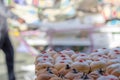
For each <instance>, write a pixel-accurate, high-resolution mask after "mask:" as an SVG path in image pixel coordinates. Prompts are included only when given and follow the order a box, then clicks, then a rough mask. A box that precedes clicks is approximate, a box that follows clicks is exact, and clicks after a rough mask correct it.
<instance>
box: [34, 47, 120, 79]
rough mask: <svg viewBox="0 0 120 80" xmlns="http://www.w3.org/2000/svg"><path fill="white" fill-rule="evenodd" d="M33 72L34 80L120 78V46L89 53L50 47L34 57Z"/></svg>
mask: <svg viewBox="0 0 120 80" xmlns="http://www.w3.org/2000/svg"><path fill="white" fill-rule="evenodd" d="M35 74H36V80H120V48H119V47H117V48H114V49H106V48H103V49H97V50H95V51H93V52H92V53H91V54H84V53H79V52H74V51H73V50H70V49H66V50H63V51H60V52H56V51H54V50H53V49H50V50H47V51H45V52H41V54H39V55H38V56H37V57H36V60H35Z"/></svg>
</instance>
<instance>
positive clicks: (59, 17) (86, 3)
mask: <svg viewBox="0 0 120 80" xmlns="http://www.w3.org/2000/svg"><path fill="white" fill-rule="evenodd" d="M5 3H6V5H9V6H11V7H12V8H11V11H12V12H13V13H15V14H17V15H19V16H20V17H21V18H23V19H25V21H26V23H25V24H22V25H21V24H19V23H18V22H17V21H15V20H11V19H8V24H9V34H10V36H11V40H12V43H13V45H14V50H15V72H16V76H17V80H33V78H34V59H35V56H36V55H37V54H39V53H40V52H41V51H44V50H45V49H47V48H49V47H52V48H53V49H55V50H56V51H60V50H63V49H66V48H71V49H73V50H75V51H81V52H85V53H90V52H91V51H93V50H94V49H97V48H114V47H117V46H119V45H120V37H119V36H120V0H5ZM0 59H1V60H0V69H1V71H0V79H1V80H7V70H6V66H5V60H4V54H2V52H1V54H0Z"/></svg>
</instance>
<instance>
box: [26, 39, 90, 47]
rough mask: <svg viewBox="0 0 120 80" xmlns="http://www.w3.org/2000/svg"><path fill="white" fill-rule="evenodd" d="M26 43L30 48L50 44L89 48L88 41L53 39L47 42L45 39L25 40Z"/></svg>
mask: <svg viewBox="0 0 120 80" xmlns="http://www.w3.org/2000/svg"><path fill="white" fill-rule="evenodd" d="M26 42H27V43H28V44H29V45H31V46H37V45H43V46H45V45H49V43H51V44H52V45H63V46H64V45H66V46H90V45H91V43H90V40H85V39H83V40H82V39H54V40H52V41H51V42H49V41H48V40H46V39H35V40H34V39H26Z"/></svg>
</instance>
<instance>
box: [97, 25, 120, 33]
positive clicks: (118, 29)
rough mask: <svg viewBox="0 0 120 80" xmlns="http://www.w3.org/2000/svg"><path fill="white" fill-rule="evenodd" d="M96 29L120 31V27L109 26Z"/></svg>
mask: <svg viewBox="0 0 120 80" xmlns="http://www.w3.org/2000/svg"><path fill="white" fill-rule="evenodd" d="M95 30H96V31H100V32H120V27H117V26H114V27H113V26H107V27H100V28H96V29H95Z"/></svg>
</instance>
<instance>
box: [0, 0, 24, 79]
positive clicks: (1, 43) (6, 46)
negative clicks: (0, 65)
mask: <svg viewBox="0 0 120 80" xmlns="http://www.w3.org/2000/svg"><path fill="white" fill-rule="evenodd" d="M7 18H11V19H15V20H17V21H19V22H20V23H25V21H24V20H23V19H22V18H19V17H18V16H17V15H15V14H13V13H12V12H11V11H10V10H9V9H8V8H7V6H5V4H4V1H3V0H0V49H2V50H3V52H4V53H5V59H6V64H7V70H8V79H9V80H16V79H15V73H14V50H13V46H12V44H11V41H10V38H9V35H8V27H7Z"/></svg>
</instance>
